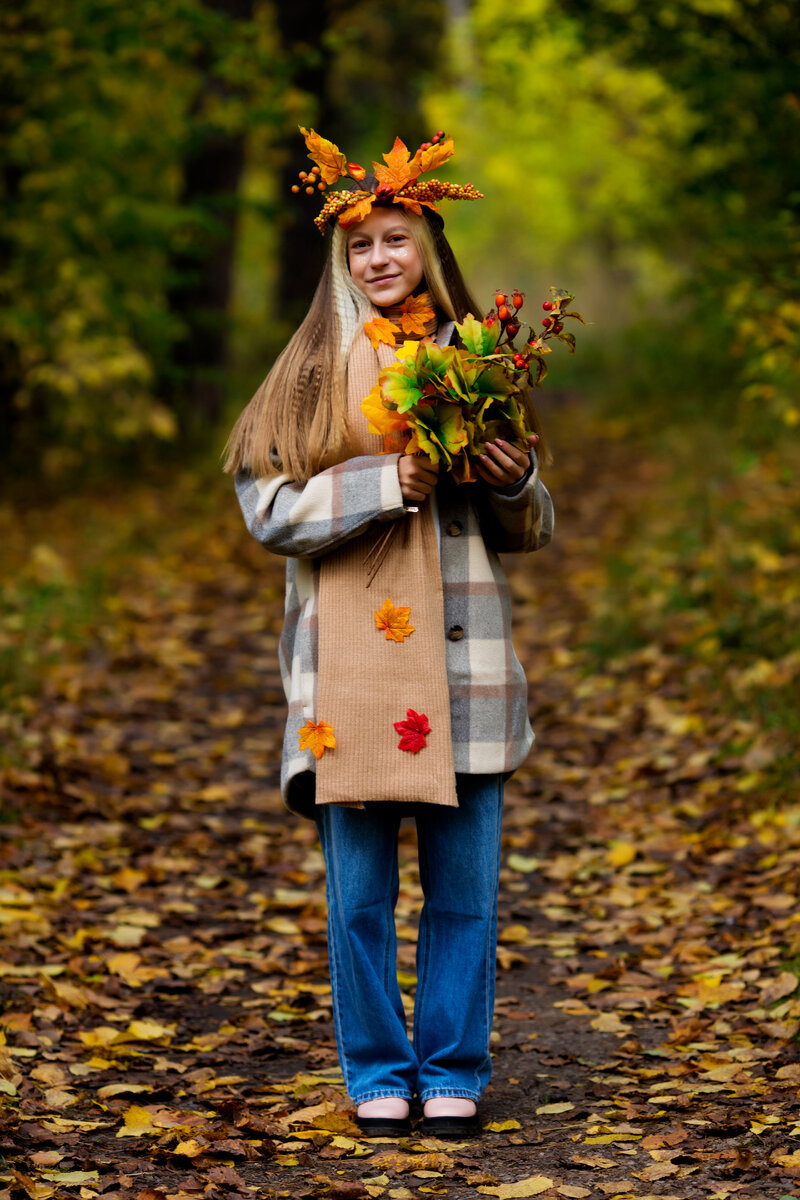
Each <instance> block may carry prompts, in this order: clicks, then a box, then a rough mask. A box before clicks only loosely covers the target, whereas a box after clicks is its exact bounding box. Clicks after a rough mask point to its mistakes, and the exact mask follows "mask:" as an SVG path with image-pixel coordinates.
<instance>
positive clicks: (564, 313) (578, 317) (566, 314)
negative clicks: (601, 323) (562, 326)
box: [561, 308, 589, 325]
mask: <svg viewBox="0 0 800 1200" xmlns="http://www.w3.org/2000/svg"><path fill="white" fill-rule="evenodd" d="M561 316H562V317H572V319H573V320H574V321H580V323H581V325H588V324H589V322H588V321H585V320H584V319H583V317H582V316H581V314H580V313H579V312H574V311H573V310H572V309H571V308H568V309H566V311H565V310H564V309H562V310H561Z"/></svg>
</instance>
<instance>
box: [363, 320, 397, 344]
mask: <svg viewBox="0 0 800 1200" xmlns="http://www.w3.org/2000/svg"><path fill="white" fill-rule="evenodd" d="M399 332H400V330H399V328H398V327H397V325H395V323H394V321H390V320H389V318H388V317H373V318H372V320H371V321H365V322H364V333H365V334H366V335H367V337H368V338H369V340H370V341H371V342H372V349H373V350H377V349H378V346H380V344H381V342H386V345H387V346H393V345H394V335H395V334H396V333H399Z"/></svg>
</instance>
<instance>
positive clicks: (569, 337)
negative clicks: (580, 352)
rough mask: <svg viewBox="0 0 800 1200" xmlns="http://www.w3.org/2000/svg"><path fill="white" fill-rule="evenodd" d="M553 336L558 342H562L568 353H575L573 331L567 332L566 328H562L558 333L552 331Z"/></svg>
mask: <svg viewBox="0 0 800 1200" xmlns="http://www.w3.org/2000/svg"><path fill="white" fill-rule="evenodd" d="M553 337H554V338H558V340H559V341H560V342H563V343H564V345H565V346H566V347H567V349H568V350H569V352H570V354H574V353H575V334H574V333H567V332H566V330H564V329H562V330H561V332H560V333H554V334H553Z"/></svg>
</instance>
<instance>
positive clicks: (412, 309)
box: [400, 292, 436, 337]
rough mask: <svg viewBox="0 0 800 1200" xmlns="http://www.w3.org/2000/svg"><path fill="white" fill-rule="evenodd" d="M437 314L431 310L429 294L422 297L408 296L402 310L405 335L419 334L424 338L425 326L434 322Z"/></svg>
mask: <svg viewBox="0 0 800 1200" xmlns="http://www.w3.org/2000/svg"><path fill="white" fill-rule="evenodd" d="M435 316H436V313H435V312H434V310H433V309H432V308H431V298H430V296H429V295H428V293H427V292H423V293H422V295H421V296H408V297H407V298H406V299H405V300H404V301H403V307H402V309H401V310H400V328H401V329H402V331H403V333H409V334H411V333H417V334H419V336H420V337H422V336H423V335H424V333H425V325H426V324H427V322H428V321H430V320H432V319H433V317H435Z"/></svg>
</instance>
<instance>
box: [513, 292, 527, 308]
mask: <svg viewBox="0 0 800 1200" xmlns="http://www.w3.org/2000/svg"><path fill="white" fill-rule="evenodd" d="M511 299H512V300H513V302H514V308H522V302H523V300H524V299H525V293H524V292H514V295H513V296H512V297H511Z"/></svg>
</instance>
